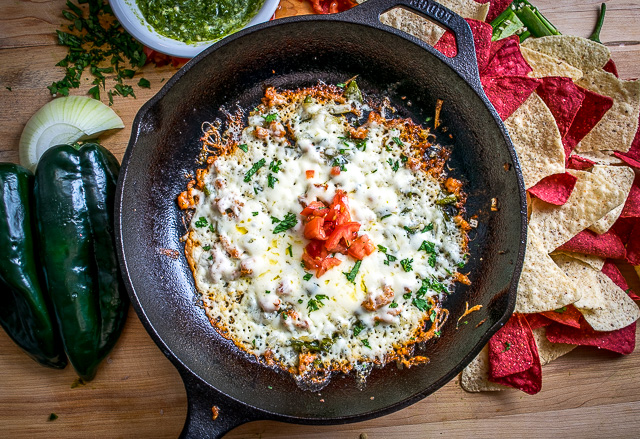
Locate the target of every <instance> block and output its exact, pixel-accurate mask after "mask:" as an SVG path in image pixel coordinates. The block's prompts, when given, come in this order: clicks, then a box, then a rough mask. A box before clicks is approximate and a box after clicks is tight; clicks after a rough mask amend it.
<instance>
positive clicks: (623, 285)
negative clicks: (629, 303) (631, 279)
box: [602, 261, 640, 300]
mask: <svg viewBox="0 0 640 439" xmlns="http://www.w3.org/2000/svg"><path fill="white" fill-rule="evenodd" d="M602 272H603V273H604V274H605V275H606V276H607V277H608V278H609V279H611V280H612V281H613V283H614V284H616V285H617V286H619V287H620V289H622V291H624V292H625V293H627V294H628V295H629V297H631V299H632V300H640V297H638V295H637V294H636V293H635V292H634V291H633V290H632V289H631V288H629V284H628V283H627V280H626V279H625V278H624V276H623V275H622V273H621V272H620V269H619V268H618V267H617V266H616V264H614V263H613V262H611V261H607V263H606V264H605V265H604V267H602Z"/></svg>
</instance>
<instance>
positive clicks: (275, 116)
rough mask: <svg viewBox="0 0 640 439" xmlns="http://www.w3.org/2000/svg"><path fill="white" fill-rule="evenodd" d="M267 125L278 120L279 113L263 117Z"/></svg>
mask: <svg viewBox="0 0 640 439" xmlns="http://www.w3.org/2000/svg"><path fill="white" fill-rule="evenodd" d="M262 117H263V118H264V121H265V122H266V123H271V122H273V121H275V120H277V119H278V113H271V114H267V115H266V116H262Z"/></svg>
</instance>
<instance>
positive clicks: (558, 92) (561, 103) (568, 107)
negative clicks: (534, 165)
mask: <svg viewBox="0 0 640 439" xmlns="http://www.w3.org/2000/svg"><path fill="white" fill-rule="evenodd" d="M536 93H538V96H540V97H541V98H542V100H543V101H544V103H545V104H547V107H549V110H551V113H552V114H553V117H554V118H555V120H556V124H557V125H558V129H559V130H560V136H561V137H564V136H565V134H567V131H569V128H571V124H572V123H573V120H574V119H575V118H576V114H578V111H579V110H580V107H581V106H582V101H584V93H583V92H582V91H580V87H578V86H577V85H575V84H574V83H573V80H572V79H571V78H561V77H557V76H550V77H547V78H542V84H540V86H539V87H538V88H537V89H536Z"/></svg>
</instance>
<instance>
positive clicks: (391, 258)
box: [384, 253, 398, 265]
mask: <svg viewBox="0 0 640 439" xmlns="http://www.w3.org/2000/svg"><path fill="white" fill-rule="evenodd" d="M386 256H387V260H386V261H384V265H389V262H393V261H395V260H397V259H398V258H396V257H395V256H393V255H390V254H388V253H387V255H386Z"/></svg>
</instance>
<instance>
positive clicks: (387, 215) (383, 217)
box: [380, 213, 392, 220]
mask: <svg viewBox="0 0 640 439" xmlns="http://www.w3.org/2000/svg"><path fill="white" fill-rule="evenodd" d="M391 215H392V214H391V213H388V214H386V215H384V216H381V217H380V219H381V220H383V219H385V218H389V217H390V216H391Z"/></svg>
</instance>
